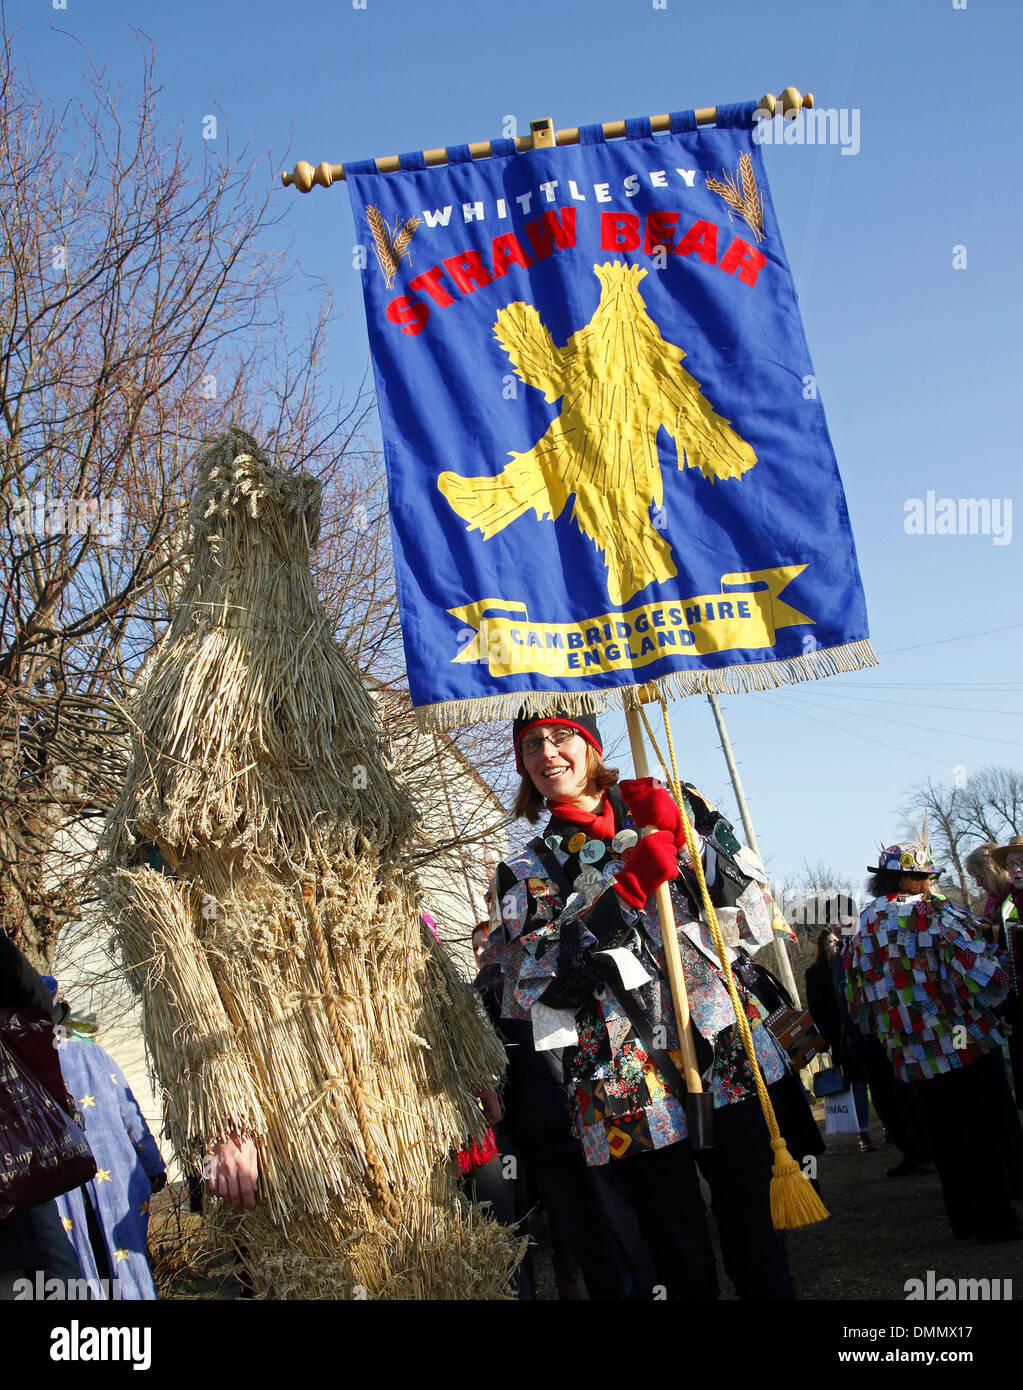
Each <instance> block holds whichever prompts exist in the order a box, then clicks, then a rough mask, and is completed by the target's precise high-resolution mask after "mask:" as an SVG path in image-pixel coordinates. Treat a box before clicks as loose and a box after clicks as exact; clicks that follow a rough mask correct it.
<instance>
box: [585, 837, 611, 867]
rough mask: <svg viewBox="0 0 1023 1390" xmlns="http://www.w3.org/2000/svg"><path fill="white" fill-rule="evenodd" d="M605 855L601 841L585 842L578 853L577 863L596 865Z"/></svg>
mask: <svg viewBox="0 0 1023 1390" xmlns="http://www.w3.org/2000/svg"><path fill="white" fill-rule="evenodd" d="M606 853H607V849H606V847H605V845H604V843H603V841H602V840H587V841H586V843H585V844H584V845H583V847H582V849H581V850H580V851H579V861H580V863H582V864H596V863H598V862H599V861H600V860H601V859H603V857H604V855H605V854H606Z"/></svg>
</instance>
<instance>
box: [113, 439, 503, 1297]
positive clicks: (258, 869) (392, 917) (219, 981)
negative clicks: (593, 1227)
mask: <svg viewBox="0 0 1023 1390" xmlns="http://www.w3.org/2000/svg"><path fill="white" fill-rule="evenodd" d="M198 473H199V478H198V489H197V493H196V498H195V502H194V504H193V533H194V534H193V540H192V544H191V557H190V558H191V562H192V563H191V568H190V570H189V573H188V576H187V578H186V579H185V582H184V584H183V587H182V591H181V593H180V596H179V599H178V603H177V607H176V610H175V612H174V616H173V620H172V622H171V625H170V628H169V630H168V632H167V633H166V635H165V637H164V639H163V641H162V642H161V644H160V646H159V648H158V649H157V651H156V653H155V655H154V657H153V658H152V660H151V663H150V665H149V667H148V668H147V670H146V672H145V678H144V680H142V681H140V683H139V689H138V691H137V693H136V700H135V713H134V723H133V738H132V756H131V764H130V767H129V771H128V776H127V778H126V781H125V786H124V788H123V790H122V792H121V795H120V797H119V798H118V801H117V803H116V804H115V806H114V807H113V808H112V811H111V814H110V817H109V820H108V828H107V840H106V846H107V853H108V866H109V867H108V876H107V894H108V902H109V904H110V906H111V908H112V910H113V912H114V913H115V915H116V919H117V924H118V929H119V934H120V942H121V947H122V951H123V954H124V958H125V963H126V965H127V967H128V969H129V971H130V975H131V978H132V980H133V982H134V984H135V985H136V987H137V988H138V990H139V992H140V994H141V997H142V1004H143V1015H144V1022H145V1028H146V1039H147V1043H148V1046H149V1048H150V1050H151V1052H152V1054H153V1058H154V1061H155V1064H156V1069H157V1071H158V1073H159V1075H160V1078H161V1080H162V1082H163V1086H164V1090H165V1102H166V1104H165V1121H166V1127H167V1131H168V1133H169V1135H170V1137H171V1138H172V1141H173V1142H174V1144H175V1147H176V1148H177V1150H178V1152H179V1153H180V1154H181V1155H182V1156H183V1157H185V1158H186V1159H190V1160H191V1161H192V1162H194V1163H196V1164H197V1165H198V1163H199V1162H200V1161H201V1160H202V1156H203V1154H204V1153H206V1152H208V1151H209V1149H210V1148H211V1147H212V1146H213V1145H215V1144H216V1143H217V1142H218V1141H220V1140H223V1139H224V1138H225V1137H226V1136H230V1135H232V1134H236V1133H238V1134H247V1135H249V1136H251V1137H252V1139H253V1141H254V1143H255V1145H256V1148H257V1151H258V1160H259V1204H258V1205H257V1208H256V1210H255V1211H253V1212H251V1213H249V1214H247V1215H245V1216H242V1217H241V1218H233V1217H232V1216H231V1214H230V1213H226V1212H222V1213H221V1214H220V1215H221V1217H222V1219H223V1220H224V1221H225V1222H226V1224H227V1225H228V1227H229V1228H230V1230H231V1231H232V1233H233V1234H235V1235H236V1238H237V1239H238V1241H239V1242H240V1243H241V1244H242V1245H243V1246H244V1247H245V1250H246V1265H247V1267H248V1270H249V1272H250V1274H251V1275H252V1278H253V1282H254V1284H255V1287H256V1290H257V1293H258V1294H260V1295H263V1296H269V1297H276V1298H285V1297H295V1296H297V1297H306V1298H309V1297H318V1298H324V1297H337V1298H347V1297H356V1298H360V1297H371V1298H376V1297H381V1298H436V1297H464V1298H469V1297H488V1296H495V1297H504V1296H506V1293H505V1290H506V1279H507V1275H508V1271H509V1269H510V1268H512V1267H513V1266H514V1264H515V1262H516V1256H517V1249H518V1244H519V1242H518V1239H517V1238H516V1237H515V1236H514V1235H513V1233H512V1232H510V1231H508V1230H507V1229H506V1228H504V1227H499V1226H497V1225H495V1224H494V1223H493V1222H492V1221H489V1220H487V1219H486V1218H485V1216H484V1215H483V1214H482V1213H481V1212H480V1211H478V1210H475V1209H474V1210H471V1211H468V1210H466V1209H465V1208H464V1206H462V1205H461V1204H460V1202H459V1200H458V1198H457V1195H456V1191H455V1186H454V1165H453V1164H451V1163H449V1162H448V1157H449V1154H450V1153H451V1151H452V1150H454V1149H457V1148H458V1147H459V1145H460V1144H461V1143H463V1142H464V1141H465V1139H466V1137H467V1136H469V1135H475V1136H476V1137H477V1138H478V1139H480V1140H482V1138H483V1137H484V1135H485V1132H486V1126H485V1124H484V1122H483V1116H482V1112H481V1111H480V1108H479V1105H478V1104H477V1102H476V1099H475V1096H474V1093H473V1090H474V1087H476V1086H478V1085H480V1084H481V1083H496V1082H497V1079H498V1077H499V1076H500V1073H501V1071H502V1069H503V1065H504V1054H503V1050H502V1049H501V1046H500V1043H499V1042H498V1040H497V1039H496V1037H494V1035H493V1033H492V1031H491V1030H490V1028H489V1025H488V1024H487V1023H485V1022H484V1021H483V1020H482V1019H481V1018H480V1017H479V1015H478V1013H477V1011H476V1008H475V1004H474V1001H473V1000H472V998H471V996H470V994H469V992H468V990H467V988H466V987H465V986H464V985H463V984H462V983H461V982H460V981H459V979H458V978H457V976H456V974H455V973H454V970H453V968H452V967H451V966H450V963H449V962H447V961H446V960H445V958H444V956H443V952H441V951H439V950H438V948H436V947H435V946H434V944H433V943H432V940H431V939H430V938H429V937H428V935H427V933H426V932H425V930H424V928H423V926H422V923H421V921H420V905H419V902H418V891H417V886H416V884H415V882H414V880H413V879H412V878H411V877H410V876H409V874H408V872H407V868H406V865H407V862H408V858H407V851H408V850H409V848H410V846H411V844H412V834H413V829H414V824H415V820H416V811H415V808H414V806H413V804H412V802H411V799H410V797H409V794H408V792H407V790H406V789H405V788H404V787H403V786H402V785H401V784H400V783H399V782H397V780H396V779H395V777H394V776H393V774H392V772H391V765H390V762H389V760H388V758H387V756H386V751H385V749H384V748H383V747H382V745H381V741H380V736H379V732H378V730H377V727H376V724H375V719H374V713H373V707H372V704H371V701H370V698H369V696H368V694H367V692H366V688H365V685H364V683H363V681H362V679H361V677H360V675H359V672H358V671H357V670H356V669H355V667H354V666H353V665H352V664H351V662H349V661H348V660H347V658H346V656H345V654H344V653H343V652H342V650H341V649H340V647H338V645H337V644H336V643H335V641H334V639H333V634H332V631H331V626H330V623H329V621H328V618H327V615H326V613H325V612H324V610H323V608H322V605H321V604H320V601H319V599H318V597H317V594H316V588H315V585H314V583H313V578H312V574H311V572H310V565H309V550H310V547H311V545H312V544H314V542H315V540H316V537H317V532H318V527H319V512H320V487H319V484H318V483H317V482H316V480H315V479H313V478H311V477H308V476H307V475H304V474H291V473H286V472H285V471H284V470H282V469H277V468H273V467H271V466H270V464H269V461H268V460H267V459H266V457H265V456H264V455H263V453H262V452H261V450H260V449H259V447H258V445H257V444H256V442H255V441H254V440H253V439H251V438H250V437H249V436H248V435H246V434H244V433H242V432H241V431H239V430H232V431H231V433H230V434H229V435H227V436H225V437H223V438H221V439H220V440H218V441H217V442H216V443H215V444H214V445H213V446H212V447H211V448H210V449H209V450H208V451H207V453H206V454H205V456H204V457H203V458H202V459H201V460H200V466H199V470H198Z"/></svg>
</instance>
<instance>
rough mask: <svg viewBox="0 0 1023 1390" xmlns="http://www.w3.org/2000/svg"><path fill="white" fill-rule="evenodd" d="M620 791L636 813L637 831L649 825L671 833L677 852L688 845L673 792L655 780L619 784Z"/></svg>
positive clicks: (643, 779) (641, 779)
mask: <svg viewBox="0 0 1023 1390" xmlns="http://www.w3.org/2000/svg"><path fill="white" fill-rule="evenodd" d="M618 790H619V791H620V792H621V794H622V796H623V797H624V798H625V804H626V806H628V808H629V810H630V811H631V812H632V819H633V820H634V821H635V822H636V829H637V830H642V829H644V828H645V827H646V826H648V825H652V826H655V827H656V829H658V830H667V831H668V833H669V834H670V835H671V838H672V840H673V841H674V843H675V848H676V849H681V848H682V846H683V845H684V844H685V842H686V837H685V831H684V830H683V829H682V816H681V814H680V812H679V809H678V807H677V806H676V805H675V799H674V797H673V796H672V795H671V793H670V792H669V791H667V790H666V789H665V788H664V787H661V786H658V785H657V784H656V783H655V782H654V779H653V778H652V777H642V778H640V779H639V780H636V781H633V780H628V781H625V782H619V783H618ZM674 877H675V875H674V874H672V878H674Z"/></svg>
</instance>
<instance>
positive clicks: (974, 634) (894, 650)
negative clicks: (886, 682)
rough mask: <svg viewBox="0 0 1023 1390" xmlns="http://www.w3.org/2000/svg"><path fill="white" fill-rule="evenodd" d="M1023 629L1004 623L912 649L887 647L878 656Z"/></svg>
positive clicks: (938, 639) (1016, 625)
mask: <svg viewBox="0 0 1023 1390" xmlns="http://www.w3.org/2000/svg"><path fill="white" fill-rule="evenodd" d="M1017 627H1023V623H1006V625H1005V627H987V628H984V630H983V631H982V632H964V633H963V634H962V636H960V637H936V638H935V639H934V641H933V642H917V643H916V644H915V645H914V646H912V647H888V648H887V649H886V650H885V651H883V652H878V656H895V655H896V654H897V653H898V652H916V651H919V650H920V648H921V647H940V646H941V645H942V643H944V642H967V641H969V639H970V638H971V637H990V636H991V634H992V633H995V632H1012V631H1013V629H1014V628H1017Z"/></svg>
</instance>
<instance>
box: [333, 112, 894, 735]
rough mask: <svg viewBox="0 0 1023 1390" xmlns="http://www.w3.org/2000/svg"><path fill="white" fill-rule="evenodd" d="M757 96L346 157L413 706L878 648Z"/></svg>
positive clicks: (807, 671) (599, 696)
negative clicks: (388, 163) (759, 126)
mask: <svg viewBox="0 0 1023 1390" xmlns="http://www.w3.org/2000/svg"><path fill="white" fill-rule="evenodd" d="M753 110H754V104H753V103H750V104H748V105H744V106H738V107H728V108H719V112H718V124H717V126H715V127H713V128H701V129H699V130H697V129H696V124H695V118H694V116H693V113H692V112H686V113H680V114H678V115H676V116H674V117H673V118H672V130H671V132H670V133H665V134H658V135H652V134H651V131H650V126H649V122H648V121H647V122H644V121H632V122H629V123H628V126H629V132H628V135H627V137H626V138H625V139H621V140H614V141H605V139H604V137H603V133H602V131H601V129H600V127H599V126H593V127H586V128H583V129H582V130H581V131H580V143H579V144H578V145H562V146H557V147H554V148H550V149H537V150H530V151H528V152H526V153H522V154H516V153H515V151H514V145H513V143H512V142H511V141H497V142H495V147H494V157H493V158H491V159H487V160H480V161H473V160H470V158H469V152H468V149H467V148H466V147H463V148H455V149H451V150H449V151H448V154H449V159H450V162H449V163H448V164H446V165H442V166H439V167H435V168H426V167H425V166H424V162H423V158H422V156H421V155H419V154H416V155H409V156H403V158H402V171H401V172H400V173H394V174H379V173H377V172H376V170H375V165H373V164H372V162H367V163H364V164H357V165H347V166H346V168H345V173H346V177H347V180H348V186H349V189H350V191H351V196H352V203H353V209H354V213H355V220H356V227H357V235H358V241H359V243H360V245H361V246H362V247H363V248H364V249H365V253H366V267H365V270H364V274H363V280H364V285H365V295H366V313H367V318H368V321H369V336H370V345H371V350H372V356H373V363H374V370H375V373H376V384H377V392H378V400H379V409H380V418H381V426H382V432H383V442H384V452H385V457H386V462H387V472H388V484H389V491H390V513H391V520H392V528H393V538H394V551H395V560H396V565H397V578H398V595H399V602H400V608H401V621H402V629H403V632H404V640H405V654H406V659H407V665H408V675H409V685H410V689H411V693H412V700H413V703H414V704H415V705H416V706H417V707H418V708H419V709H420V711H421V717H422V719H423V722H429V723H432V724H434V725H435V726H443V725H452V724H458V723H462V722H467V721H468V720H470V719H475V718H480V717H511V716H512V715H514V714H515V712H516V711H517V709H518V707H519V705H520V704H521V703H522V694H523V693H524V692H551V695H552V703H553V702H555V701H560V702H561V703H563V704H564V703H566V702H567V703H571V702H572V701H573V700H576V701H578V702H579V703H580V704H583V705H586V706H589V707H600V706H601V705H602V704H604V703H606V702H607V701H608V700H609V699H612V698H617V699H618V700H620V699H621V694H622V690H623V688H624V687H628V686H633V685H637V684H645V683H648V682H662V683H664V684H665V685H667V686H669V687H672V688H674V689H675V690H678V691H682V692H689V691H693V690H697V689H705V688H708V687H710V688H723V689H734V688H740V687H742V686H746V687H748V688H766V687H768V686H772V685H776V684H779V683H781V682H786V681H792V680H802V679H806V678H809V677H813V676H819V675H826V674H830V673H831V672H833V671H836V670H840V669H853V668H856V667H860V666H865V665H871V664H873V663H874V661H875V657H874V655H873V653H872V652H871V650H870V646H869V643H868V642H867V640H866V639H867V619H866V610H865V605H864V601H863V593H862V589H861V586H860V580H859V573H858V570H857V566H856V553H855V547H854V544H853V538H852V533H851V530H850V526H849V518H848V514H847V511H846V505H845V497H844V494H843V491H842V484H841V480H840V478H839V476H838V469H837V465H836V463H835V456H834V451H833V449H832V446H831V440H830V438H829V436H828V430H827V425H826V423H825V419H824V410H823V406H822V404H821V401H820V399H819V394H818V391H817V384H816V379H815V377H814V374H813V367H812V365H811V362H810V356H809V352H808V350H807V346H806V340H805V338H804V334H803V327H802V323H801V321H800V317H799V309H798V305H797V303H796V295H795V290H794V288H793V285H792V277H791V274H790V271H789V268H788V263H787V260H786V257H785V252H784V249H783V247H782V242H781V236H780V234H779V231H778V224H777V220H776V218H775V214H774V209H773V206H772V203H771V196H770V192H769V190H768V187H767V179H766V177H765V174H764V167H763V161H762V158H761V154H760V150H759V147H758V145H757V143H756V141H755V139H754V136H753V131H752V128H751V127H752V122H753ZM463 702H471V703H469V704H466V703H463ZM534 703H535V701H534ZM428 710H429V712H427V711H428Z"/></svg>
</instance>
